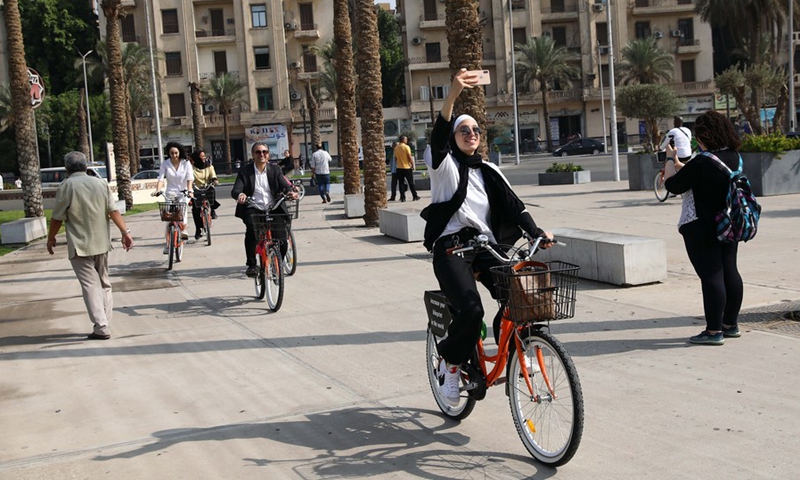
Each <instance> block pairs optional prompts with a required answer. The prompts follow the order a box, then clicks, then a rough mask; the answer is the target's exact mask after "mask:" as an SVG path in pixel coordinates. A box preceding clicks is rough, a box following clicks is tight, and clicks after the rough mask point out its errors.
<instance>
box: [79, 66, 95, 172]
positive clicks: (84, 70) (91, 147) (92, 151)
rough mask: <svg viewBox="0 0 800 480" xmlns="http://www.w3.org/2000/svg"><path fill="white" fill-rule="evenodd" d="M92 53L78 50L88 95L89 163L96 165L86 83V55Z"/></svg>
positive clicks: (87, 85) (87, 100) (85, 85)
mask: <svg viewBox="0 0 800 480" xmlns="http://www.w3.org/2000/svg"><path fill="white" fill-rule="evenodd" d="M90 53H92V50H89V51H88V52H86V53H85V54H81V51H80V50H78V55H80V56H81V60H82V61H83V91H84V93H85V94H86V120H87V122H88V123H89V162H90V163H94V145H92V112H91V110H90V109H89V82H87V81H86V55H89V54H90Z"/></svg>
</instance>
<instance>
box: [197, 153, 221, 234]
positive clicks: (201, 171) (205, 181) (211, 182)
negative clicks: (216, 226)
mask: <svg viewBox="0 0 800 480" xmlns="http://www.w3.org/2000/svg"><path fill="white" fill-rule="evenodd" d="M190 158H191V160H192V166H193V168H192V172H193V173H194V186H195V187H196V188H198V189H202V190H204V189H206V188H208V187H212V186H216V185H219V180H218V179H217V172H216V170H214V166H213V165H211V163H210V162H208V160H207V158H206V151H205V150H203V149H202V148H197V149H195V151H193V152H192V154H191V156H190ZM207 195H208V197H207V198H208V203H209V205H211V218H212V219H216V218H217V208H219V202H218V201H217V197H216V192H215V191H214V189H213V188H209V189H208V191H207ZM202 207H203V204H202V202H199V201H196V200H192V217H193V218H194V227H195V233H194V239H195V240H198V239H199V238H200V237H202V236H203V218H202V212H201V209H202Z"/></svg>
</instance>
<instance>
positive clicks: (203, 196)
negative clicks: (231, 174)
mask: <svg viewBox="0 0 800 480" xmlns="http://www.w3.org/2000/svg"><path fill="white" fill-rule="evenodd" d="M213 198H214V185H209V186H207V187H206V188H199V187H195V188H194V201H195V202H196V205H200V218H201V219H202V220H203V230H204V231H205V234H206V245H209V246H210V245H211V220H212V216H211V200H212V199H213ZM198 234H199V232H198ZM195 238H196V237H195Z"/></svg>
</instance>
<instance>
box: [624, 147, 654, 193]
mask: <svg viewBox="0 0 800 480" xmlns="http://www.w3.org/2000/svg"><path fill="white" fill-rule="evenodd" d="M657 159H658V157H657V156H656V154H655V153H641V154H640V153H629V154H628V189H629V190H652V189H653V178H655V176H656V172H657V171H659V170H660V169H659V168H657V167H656V165H657V164H658V163H657Z"/></svg>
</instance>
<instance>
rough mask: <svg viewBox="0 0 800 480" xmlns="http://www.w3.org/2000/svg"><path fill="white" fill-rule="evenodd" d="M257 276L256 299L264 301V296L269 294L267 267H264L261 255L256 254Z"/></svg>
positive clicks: (254, 279)
mask: <svg viewBox="0 0 800 480" xmlns="http://www.w3.org/2000/svg"><path fill="white" fill-rule="evenodd" d="M256 271H257V272H256V276H255V277H253V282H254V283H255V287H256V298H257V299H259V300H263V299H264V295H265V294H266V293H267V282H266V281H265V279H266V273H265V272H266V267H265V266H264V262H263V259H262V258H261V255H259V254H258V253H256Z"/></svg>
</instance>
